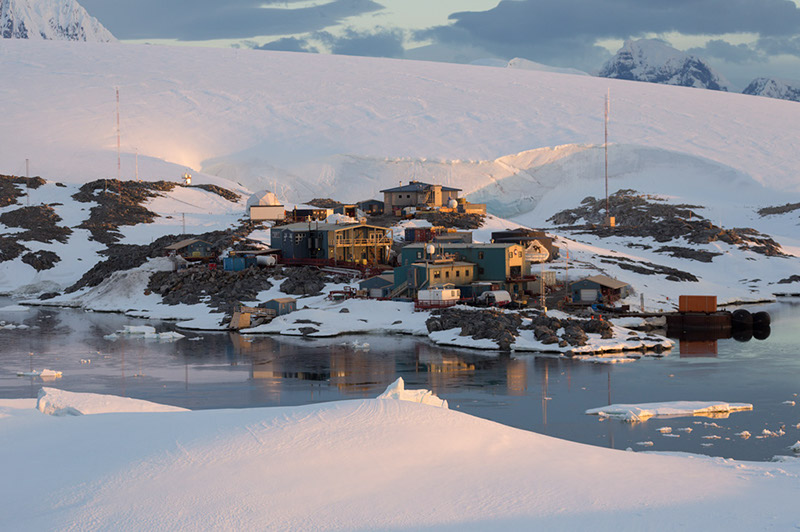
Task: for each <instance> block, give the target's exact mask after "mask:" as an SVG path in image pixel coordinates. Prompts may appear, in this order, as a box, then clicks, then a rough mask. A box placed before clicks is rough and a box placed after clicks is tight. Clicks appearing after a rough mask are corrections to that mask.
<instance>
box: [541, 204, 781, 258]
mask: <svg viewBox="0 0 800 532" xmlns="http://www.w3.org/2000/svg"><path fill="white" fill-rule="evenodd" d="M608 199H609V210H610V212H611V215H612V216H614V217H615V218H616V226H615V227H608V226H607V225H606V224H605V223H604V221H605V218H606V202H605V199H603V198H600V199H597V198H594V197H587V198H584V199H583V200H582V201H581V206H580V207H577V208H575V209H568V210H564V211H561V212H559V213H557V214H555V215H553V216H552V217H550V219H549V220H548V221H549V222H552V223H554V224H556V225H561V226H568V227H562V229H570V230H573V231H575V232H586V233H591V234H595V235H597V236H600V237H612V236H617V237H618V236H625V237H649V238H652V239H654V240H655V241H656V242H670V241H672V240H675V239H679V238H683V239H685V240H686V241H688V242H690V243H693V244H708V243H710V242H725V243H727V244H730V245H733V246H737V247H739V248H740V249H742V250H749V251H754V252H756V253H760V254H762V255H767V256H784V255H785V254H784V253H783V250H782V249H781V246H780V244H778V243H777V242H775V240H773V239H772V238H770V237H769V236H768V235H763V234H761V233H759V232H758V231H756V230H755V229H751V228H749V227H743V228H733V229H724V228H722V227H719V226H717V225H714V224H713V223H712V222H711V221H710V220H708V219H706V218H704V217H703V216H702V215H700V214H698V211H699V210H700V209H702V208H703V207H700V206H698V205H685V204H679V205H670V204H668V203H665V202H663V201H662V200H659V199H658V198H654V197H651V196H647V195H644V194H637V193H636V191H635V190H629V189H625V190H618V191H617V192H615V193H614V194H612V195H611V196H609V198H608ZM581 222H583V223H582V224H581ZM661 252H663V253H669V254H670V255H674V254H675V253H676V250H675V248H674V247H663V248H661ZM696 257H700V255H696V256H695V257H694V258H696ZM704 258H709V257H708V256H704ZM710 258H711V259H713V256H712V257H710ZM697 260H700V259H699V258H698V259H697Z"/></svg>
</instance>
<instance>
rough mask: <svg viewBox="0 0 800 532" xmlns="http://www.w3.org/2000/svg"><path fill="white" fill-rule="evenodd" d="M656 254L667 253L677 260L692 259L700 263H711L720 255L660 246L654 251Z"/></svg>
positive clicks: (698, 250) (700, 250) (699, 250)
mask: <svg viewBox="0 0 800 532" xmlns="http://www.w3.org/2000/svg"><path fill="white" fill-rule="evenodd" d="M656 253H667V254H669V255H672V256H673V257H677V258H679V259H692V260H697V261H700V262H711V261H712V260H713V259H714V257H718V256H720V255H722V253H714V252H712V251H705V250H702V249H692V248H683V247H679V246H662V247H660V248H658V249H657V250H656Z"/></svg>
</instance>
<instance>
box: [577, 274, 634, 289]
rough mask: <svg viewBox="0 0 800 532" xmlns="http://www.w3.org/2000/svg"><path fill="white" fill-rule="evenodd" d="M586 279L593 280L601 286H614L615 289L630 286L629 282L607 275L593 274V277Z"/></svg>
mask: <svg viewBox="0 0 800 532" xmlns="http://www.w3.org/2000/svg"><path fill="white" fill-rule="evenodd" d="M584 281H592V282H593V283H597V284H599V285H600V286H605V287H606V288H612V289H614V290H616V289H618V288H623V287H625V286H628V283H623V282H622V281H619V280H617V279H613V278H611V277H609V276H607V275H593V276H592V277H587V278H586V279H584Z"/></svg>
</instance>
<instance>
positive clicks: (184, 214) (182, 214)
mask: <svg viewBox="0 0 800 532" xmlns="http://www.w3.org/2000/svg"><path fill="white" fill-rule="evenodd" d="M181 220H182V221H183V233H182V234H184V235H185V234H186V213H185V212H182V213H181Z"/></svg>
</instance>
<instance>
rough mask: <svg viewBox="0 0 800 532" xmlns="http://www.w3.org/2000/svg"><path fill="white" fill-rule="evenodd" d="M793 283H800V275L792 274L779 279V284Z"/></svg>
mask: <svg viewBox="0 0 800 532" xmlns="http://www.w3.org/2000/svg"><path fill="white" fill-rule="evenodd" d="M791 283H800V275H791V276H789V277H787V278H786V279H781V280H780V281H778V284H791Z"/></svg>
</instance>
